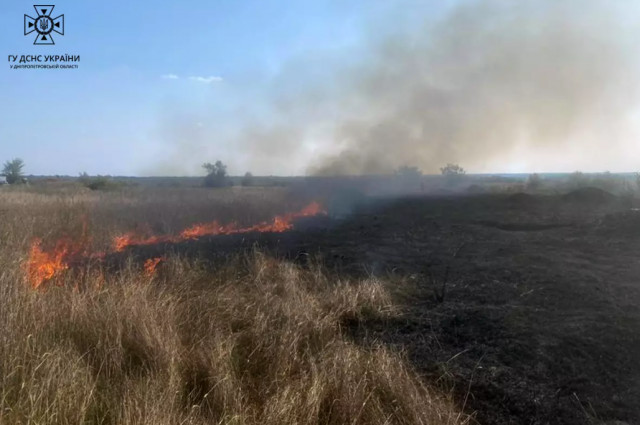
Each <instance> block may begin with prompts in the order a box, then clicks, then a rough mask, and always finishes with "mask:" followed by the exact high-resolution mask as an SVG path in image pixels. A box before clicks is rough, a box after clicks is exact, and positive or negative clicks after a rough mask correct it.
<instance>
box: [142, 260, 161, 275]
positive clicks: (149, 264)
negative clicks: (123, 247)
mask: <svg viewBox="0 0 640 425" xmlns="http://www.w3.org/2000/svg"><path fill="white" fill-rule="evenodd" d="M162 260H164V258H162V257H157V258H149V259H148V260H147V261H145V262H144V273H145V274H146V275H147V276H149V277H151V276H153V275H154V274H155V273H156V267H158V264H160V262H161V261H162Z"/></svg>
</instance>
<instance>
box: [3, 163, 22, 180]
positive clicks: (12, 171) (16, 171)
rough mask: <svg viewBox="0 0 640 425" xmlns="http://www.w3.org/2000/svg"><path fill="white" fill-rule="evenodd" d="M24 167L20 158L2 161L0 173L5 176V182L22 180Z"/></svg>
mask: <svg viewBox="0 0 640 425" xmlns="http://www.w3.org/2000/svg"><path fill="white" fill-rule="evenodd" d="M23 168H24V161H23V160H21V159H20V158H16V159H14V160H11V161H7V162H5V163H4V168H3V169H2V174H4V175H5V177H6V178H7V183H9V184H14V183H19V182H21V181H22V179H23V176H22V169H23Z"/></svg>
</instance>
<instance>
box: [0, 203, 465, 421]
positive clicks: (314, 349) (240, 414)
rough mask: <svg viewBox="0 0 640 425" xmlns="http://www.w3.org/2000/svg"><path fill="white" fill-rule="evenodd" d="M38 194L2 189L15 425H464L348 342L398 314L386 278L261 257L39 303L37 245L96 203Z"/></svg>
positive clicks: (440, 402) (3, 363)
mask: <svg viewBox="0 0 640 425" xmlns="http://www.w3.org/2000/svg"><path fill="white" fill-rule="evenodd" d="M22 196H23V198H21V197H20V195H19V194H16V193H11V194H10V195H9V196H7V194H2V193H0V199H1V200H3V204H2V205H3V207H2V208H3V210H2V214H3V216H2V218H3V221H2V224H0V237H2V238H3V241H7V242H6V243H5V244H3V245H2V247H1V248H0V329H1V330H2V331H1V332H0V423H2V424H5V423H6V424H80V423H83V424H205V423H206V424H211V423H220V424H459V423H464V421H465V418H464V417H462V416H460V415H459V414H458V413H457V411H456V410H455V409H454V408H453V407H452V404H451V403H450V401H449V400H448V399H447V398H446V397H443V396H442V395H440V394H438V393H437V392H435V391H433V390H431V389H429V388H427V387H426V386H425V385H423V384H422V383H421V382H420V380H419V379H418V378H417V377H416V376H415V375H414V374H413V373H412V371H411V370H410V369H408V368H407V366H406V362H405V361H404V359H403V358H402V357H401V356H399V355H398V354H395V353H393V352H392V351H390V350H388V349H386V348H385V347H383V346H377V345H373V346H361V345H357V344H355V343H354V342H352V341H351V340H350V339H349V338H348V337H347V336H345V332H343V329H342V326H343V324H344V323H347V322H348V323H353V322H354V321H357V320H358V319H360V318H368V317H372V316H375V317H387V316H389V315H394V314H397V312H396V311H395V308H394V307H393V304H392V301H391V299H390V297H389V294H388V292H387V290H386V289H385V284H384V282H380V281H377V280H372V279H369V280H363V281H342V280H340V279H339V278H336V277H331V276H328V275H327V274H326V273H324V272H323V271H322V269H321V268H320V267H317V268H312V269H306V270H303V269H300V268H298V267H297V266H294V265H292V264H288V263H285V262H279V261H276V260H273V259H271V258H269V257H265V256H263V255H262V254H260V253H255V254H254V255H252V256H249V257H238V258H235V259H233V260H230V261H229V264H228V265H226V266H225V267H221V268H220V269H218V270H215V271H211V270H210V269H206V268H204V267H201V266H200V265H199V264H196V263H193V262H192V261H190V260H188V259H179V258H171V259H169V260H168V261H167V262H166V263H164V264H163V266H162V268H161V269H160V270H159V272H158V274H157V275H156V276H155V277H153V278H150V277H147V276H145V275H144V274H142V273H141V272H140V271H139V270H138V269H137V268H134V267H132V268H131V269H130V270H125V271H123V272H122V273H120V274H118V275H117V276H115V275H114V276H106V277H104V278H105V279H106V281H105V282H104V284H101V285H98V283H99V279H102V278H103V276H102V275H101V274H100V272H99V271H98V270H95V271H94V273H95V280H94V281H90V282H89V285H88V286H87V288H86V289H85V290H82V291H77V290H73V289H72V288H73V287H74V282H73V281H72V280H73V278H72V277H71V276H68V280H69V281H68V282H64V285H62V286H60V287H56V286H52V287H49V289H47V290H46V291H33V290H31V289H29V288H28V286H27V285H25V283H24V272H23V270H22V266H21V264H22V261H23V260H24V255H25V252H26V247H27V244H28V241H29V239H30V238H31V237H32V236H34V235H35V234H37V233H38V231H42V230H41V229H47V225H48V226H49V227H48V229H49V231H50V234H54V233H57V232H58V231H60V230H59V229H60V228H64V229H73V228H74V226H76V225H75V224H74V223H75V220H76V219H77V218H78V217H81V216H83V215H84V214H87V213H89V214H90V213H91V211H92V209H91V208H90V207H91V205H92V203H95V202H96V201H95V199H93V198H92V196H93V195H90V196H86V195H78V197H76V198H74V199H70V198H69V197H68V196H66V197H65V196H61V195H56V196H59V198H55V197H54V198H50V197H47V195H42V194H23V195H22ZM110 196H111V197H112V198H109V199H104V200H103V202H104V204H105V205H107V206H108V205H109V203H110V202H111V203H113V204H114V205H117V204H118V198H117V197H118V196H121V195H117V194H113V195H110ZM128 196H133V195H128ZM122 200H123V201H122V204H121V208H122V211H124V212H122V213H121V214H124V215H125V216H126V211H127V208H128V207H127V202H130V201H129V200H128V198H127V197H125V196H122ZM134 201H135V202H134V205H138V207H136V208H142V209H144V208H143V207H139V205H140V204H144V202H143V201H140V200H139V199H138V200H134ZM192 201H193V200H192ZM136 202H138V204H137V203H136ZM159 202H160V201H158V200H155V199H154V200H153V202H151V206H150V207H147V208H149V209H148V210H147V212H148V213H150V212H151V211H152V210H153V209H155V208H157V207H158V203H159ZM170 202H171V200H169V201H167V204H166V205H165V206H164V208H166V209H167V210H168V211H177V209H176V207H175V206H173V205H172V204H171V203H170ZM193 202H195V201H193ZM237 202H240V201H237ZM95 207H97V208H99V207H100V203H98V204H97V205H95ZM203 210H204V209H203ZM114 211H115V208H114ZM103 212H104V211H103ZM116 216H117V215H114V217H116ZM149 216H150V217H151V216H153V215H152V214H149ZM211 218H216V217H211V216H209V217H208V219H211ZM61 219H66V220H67V221H64V220H61ZM56 220H58V221H59V222H57V221H56ZM60 220H61V221H60ZM90 220H92V223H93V225H94V227H95V225H96V223H101V224H102V225H103V226H104V228H109V229H111V228H112V226H114V221H116V218H113V219H111V218H109V219H108V218H107V216H106V215H103V216H102V217H101V218H100V219H99V221H96V218H95V216H90ZM100 232H104V233H108V232H106V231H105V230H104V229H98V230H97V233H100Z"/></svg>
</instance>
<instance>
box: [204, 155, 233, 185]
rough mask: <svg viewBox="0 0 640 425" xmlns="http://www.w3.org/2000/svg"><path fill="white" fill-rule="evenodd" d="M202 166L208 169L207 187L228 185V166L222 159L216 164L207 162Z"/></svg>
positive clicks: (205, 183)
mask: <svg viewBox="0 0 640 425" xmlns="http://www.w3.org/2000/svg"><path fill="white" fill-rule="evenodd" d="M202 168H204V169H205V170H207V176H206V177H205V178H204V186H205V187H224V186H227V184H228V182H227V166H226V165H224V164H223V163H222V161H216V162H215V163H214V164H212V163H210V162H207V163H205V164H203V165H202Z"/></svg>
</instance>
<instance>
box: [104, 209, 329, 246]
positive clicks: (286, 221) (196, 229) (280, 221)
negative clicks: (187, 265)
mask: <svg viewBox="0 0 640 425" xmlns="http://www.w3.org/2000/svg"><path fill="white" fill-rule="evenodd" d="M319 214H326V211H325V210H324V209H323V208H322V206H321V205H320V204H319V203H317V202H312V203H311V204H309V205H307V206H306V207H304V208H303V209H302V210H300V211H297V212H293V213H287V214H284V215H278V216H275V217H274V218H273V220H272V221H270V222H267V221H263V222H262V223H258V224H255V225H253V226H248V227H240V226H239V225H238V224H237V223H235V222H231V223H228V224H220V223H219V222H218V221H212V222H210V223H200V224H195V225H193V226H191V227H189V228H187V229H185V230H183V231H182V232H180V233H179V234H178V235H176V236H152V237H148V238H145V237H138V236H136V235H135V234H133V233H126V234H124V235H121V236H116V237H115V238H114V240H113V247H114V250H115V251H116V252H120V251H123V250H124V249H125V248H127V247H128V246H133V245H154V244H157V243H165V242H184V241H186V240H189V239H197V238H199V237H202V236H216V235H232V234H236V233H249V232H273V233H280V232H286V231H287V230H291V229H293V221H294V220H295V219H297V218H300V217H310V216H314V215H319Z"/></svg>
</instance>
